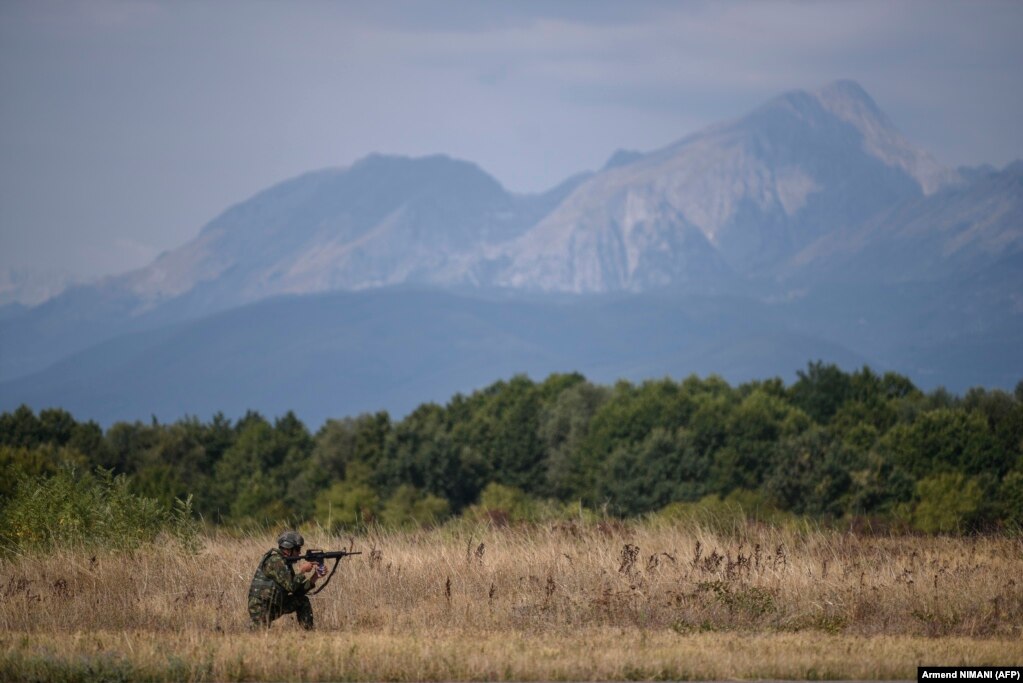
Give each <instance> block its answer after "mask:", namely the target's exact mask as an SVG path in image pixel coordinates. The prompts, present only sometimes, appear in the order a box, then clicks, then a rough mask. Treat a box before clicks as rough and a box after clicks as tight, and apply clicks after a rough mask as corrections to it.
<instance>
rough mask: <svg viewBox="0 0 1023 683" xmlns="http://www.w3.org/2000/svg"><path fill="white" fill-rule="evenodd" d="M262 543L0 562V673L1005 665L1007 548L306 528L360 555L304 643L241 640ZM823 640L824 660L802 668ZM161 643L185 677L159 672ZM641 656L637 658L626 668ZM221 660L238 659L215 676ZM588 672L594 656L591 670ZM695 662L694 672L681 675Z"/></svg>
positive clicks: (619, 526) (584, 532)
mask: <svg viewBox="0 0 1023 683" xmlns="http://www.w3.org/2000/svg"><path fill="white" fill-rule="evenodd" d="M279 531H280V530H276V529H275V530H266V531H265V532H261V533H258V534H254V535H249V536H242V537H236V536H230V535H227V534H224V533H217V532H214V533H212V534H210V535H207V536H205V537H202V538H201V539H200V542H199V543H197V544H196V545H195V546H194V547H191V548H189V547H186V546H182V545H181V544H179V543H168V544H155V545H153V546H150V547H148V548H145V549H136V550H128V551H109V552H97V551H93V550H84V549H81V550H73V549H61V548H57V549H55V550H54V551H53V552H50V553H44V552H32V553H30V554H26V555H22V556H19V557H15V558H12V559H8V560H6V561H3V562H2V563H0V596H2V600H0V639H2V646H3V648H2V649H3V652H4V655H3V657H4V659H3V660H2V661H3V667H6V668H0V674H2V675H4V676H5V677H8V678H9V677H11V675H20V674H19V672H21V673H24V672H29V671H35V672H36V674H38V676H37V678H38V677H42V678H43V679H45V678H46V676H47V675H48V674H47V675H44V674H46V671H49V669H47V668H46V667H47V666H49V665H50V664H52V665H53V667H56V669H54V670H58V669H59V668H60V666H64V665H65V664H68V663H69V662H72V663H73V661H90V662H101V663H102V662H107V664H110V662H109V661H107V660H99V659H96V657H98V656H99V654H98V653H100V652H105V653H108V654H109V653H110V652H114V653H115V654H116V656H117V657H120V658H121V659H119V660H117V661H122V662H127V663H128V664H126V665H130V666H134V667H136V668H135V669H132V672H134V673H133V676H134V677H135V678H139V677H142V678H145V677H148V676H149V674H146V673H145V672H146V671H149V669H146V668H145V667H147V666H150V667H155V668H154V669H153V672H155V673H153V676H154V677H156V678H161V677H164V678H175V677H177V678H181V677H185V678H188V677H191V678H211V679H217V680H219V679H244V678H250V679H251V678H256V679H261V678H280V677H282V676H283V677H285V678H290V677H292V676H290V675H289V674H288V670H287V669H281V668H280V666H281V665H280V662H278V661H277V660H276V659H275V657H277V655H278V654H279V653H277V654H275V652H276V650H275V649H274V648H272V647H267V646H266V645H265V643H266V642H268V641H266V639H267V638H269V639H270V640H271V641H276V640H277V639H282V640H281V642H284V643H287V644H288V647H291V648H293V649H294V651H293V652H292V654H291V655H289V656H288V657H289V658H290V659H289V661H292V662H295V661H298V660H301V659H303V658H305V657H314V656H319V657H325V658H326V659H324V660H321V661H329V662H334V665H333V668H331V667H330V666H326V665H324V667H325V668H315V670H313V669H310V670H309V671H308V672H307V673H308V675H302V676H297V677H299V678H309V679H316V678H321V677H326V678H331V677H333V678H347V677H350V678H357V679H360V680H362V679H376V680H383V679H388V680H390V679H394V680H412V679H416V678H418V679H430V680H437V679H452V680H454V679H467V678H485V679H488V680H499V679H509V678H519V679H536V678H546V677H550V678H594V677H596V678H634V677H639V678H649V677H659V676H660V675H661V674H663V675H665V676H668V677H682V678H687V677H702V676H712V677H714V676H724V677H729V676H740V675H741V676H763V677H783V678H784V677H793V676H794V677H805V676H806V671H804V670H802V669H800V667H811V668H812V667H815V666H819V667H823V668H822V669H819V670H817V671H818V677H825V678H827V677H858V676H866V677H882V678H883V677H889V676H899V677H907V678H909V677H912V675H913V673H914V672H915V666H916V663H920V662H922V661H923V659H921V658H926V657H927V656H930V657H932V659H930V660H928V661H927V663H930V664H934V663H937V662H938V661H939V660H936V659H933V657H940V656H943V655H940V654H939V653H941V652H944V651H947V652H951V653H955V652H958V653H960V654H959V655H956V656H959V657H960V659H962V660H964V661H970V657H971V656H973V657H974V660H973V661H972V663H984V662H987V663H994V660H997V659H999V657H1002V658H1003V660H1002V662H1001V663H1007V662H1011V661H1016V662H1017V663H1018V661H1023V639H1021V636H1023V631H1021V623H1023V621H1021V620H1020V619H1019V615H1020V614H1023V578H1021V577H1023V542H1021V540H1020V539H1018V538H1015V539H1012V538H1005V537H971V538H958V537H956V538H953V537H913V536H889V537H872V536H861V535H856V534H848V533H840V532H834V531H820V530H815V529H810V528H805V529H791V528H790V529H780V528H774V527H767V526H759V525H744V526H741V527H736V528H734V529H732V530H731V531H730V532H729V533H721V532H716V531H712V530H710V529H708V528H706V527H703V526H693V525H684V524H678V523H667V522H645V523H635V524H631V523H618V522H610V521H605V522H599V523H573V522H558V523H551V524H547V525H542V526H520V527H512V528H494V527H491V526H487V525H480V524H470V523H464V522H463V523H457V524H451V525H448V526H446V527H442V528H440V529H435V530H431V531H415V532H397V531H386V530H373V531H370V532H368V533H365V534H361V535H358V536H347V535H345V536H330V535H327V534H326V533H325V532H323V531H320V530H317V529H303V530H302V531H303V533H304V535H305V537H306V539H307V544H308V546H309V547H317V546H320V547H325V548H353V549H356V550H361V551H363V555H361V556H356V557H354V558H350V559H347V560H345V561H344V563H343V565H342V567H341V569H339V571H338V575H337V576H336V577H335V578H334V580H333V582H332V583H331V584H330V585H329V586H328V587H327V589H326V590H325V591H324V592H323V593H322V594H320V595H318V596H316V597H314V598H312V600H313V607H314V611H315V616H316V624H317V629H318V630H319V633H318V634H316V635H314V636H307V635H305V634H303V633H301V632H300V631H298V629H297V626H296V624H295V622H294V620H293V618H292V617H284V618H282V619H281V620H279V621H278V622H276V623H275V624H274V625H273V626H272V628H271V631H270V633H269V634H255V635H253V634H251V633H249V631H248V622H247V615H246V605H245V598H246V591H247V589H248V584H249V580H250V578H251V575H252V572H253V570H254V569H255V564H256V562H257V561H258V559H259V558H260V556H261V555H262V553H263V552H265V550H266V549H268V548H269V547H271V546H272V545H273V542H274V538H275V537H276V533H277V532H279ZM85 634H98V635H95V636H91V635H85ZM140 634H141V635H140ZM90 638H95V639H96V640H95V642H93V641H92V640H90ZM750 638H753V639H754V640H755V641H756V642H760V643H761V647H762V648H764V651H765V652H766V651H774V650H777V651H778V652H777V656H776V657H775V658H773V659H770V658H769V659H762V658H761V659H758V658H757V657H754V656H752V655H751V656H750V658H749V659H748V660H747V659H743V657H735V656H732V655H728V656H725V655H724V653H723V651H721V650H720V647H721V645H720V644H721V643H727V642H730V643H732V644H733V645H734V644H735V643H738V642H746V641H747V640H748V639H750ZM261 639H262V640H261ZM765 639H766V640H765ZM749 642H754V641H749ZM769 642H770V643H773V645H770V644H768V643H769ZM160 643H163V644H164V647H162V648H161V647H160V646H159V644H160ZM259 643H264V645H260V644H259ZM429 643H435V644H436V649H435V650H434V649H431V648H432V647H433V646H431V645H429ZM700 643H702V644H703V645H700V646H698V645H697V644H700ZM711 643H717V644H718V645H711ZM784 643H788V645H787V647H788V648H789V650H788V651H789V655H787V656H786V655H785V654H784V652H785V647H783V646H782V645H780V644H784ZM820 643H832V644H839V645H841V647H840V648H839V650H840V651H839V652H838V653H837V654H836V653H835V652H832V653H830V654H829V655H828V657H826V658H825V659H818V660H815V659H814V657H819V655H820V653H817V654H815V652H817V650H819V649H820V647H819V645H820ZM850 643H852V644H850ZM878 643H887V645H880V644H878ZM894 643H903V644H904V646H903V647H904V649H903V650H902V651H901V654H898V653H893V652H892V651H891V648H892V647H894V645H893V644H894ZM957 643H958V644H957ZM971 644H972V645H971ZM349 646H351V647H356V648H363V649H362V651H361V652H362V655H360V654H359V651H358V650H357V651H356V652H355V653H349V654H347V655H346V654H344V653H345V652H347V649H346V648H348V647H349ZM939 646H940V647H939ZM701 647H702V648H703V649H702V650H700V651H701V652H703V653H704V655H707V654H708V653H711V652H720V653H721V655H722V657H724V658H725V659H726V660H729V661H732V662H733V664H734V667H733V668H732V669H729V668H728V667H727V666H725V665H723V664H721V663H718V664H714V665H713V666H712V663H713V662H714V661H715V660H714V659H713V657H711V658H710V659H708V657H707V656H700V657H697V658H696V659H695V660H694V659H692V658H690V659H689V660H686V662H682V661H680V660H679V659H678V656H677V654H678V652H682V651H689V650H692V649H693V648H696V649H700V648H701ZM829 647H830V646H829ZM573 648H575V649H580V648H581V649H582V650H583V653H584V654H585V653H589V655H590V659H589V660H587V659H586V658H585V657H583V656H581V655H579V654H578V653H574V650H573ZM594 648H601V649H600V651H597V650H594ZM673 648H674V649H673ZM772 648H773V649H772ZM779 648H780V649H779ZM841 648H845V650H844V652H845V654H844V655H841ZM942 648H946V649H945V650H943V649H942ZM947 648H952V649H950V650H948V649H947ZM740 649H741V648H740ZM146 652H148V653H149V654H148V655H144V656H143V655H142V654H135V653H146ZM971 652H972V653H975V654H974V655H971V654H970V653H971ZM40 653H48V654H47V655H46V656H45V657H44V656H42V655H41V654H40ZM168 653H177V654H174V656H179V657H181V658H183V659H182V660H181V661H182V662H186V663H187V664H188V665H187V666H186V669H185V670H177V669H174V667H173V666H171V664H173V662H171V661H170V660H169V659H166V657H169V656H170V655H169V654H168ZM388 653H390V654H388ZM402 653H405V654H402ZM431 653H432V654H431ZM481 653H482V654H481ZM638 653H645V654H644V655H643V656H644V657H645V659H643V660H642V661H637V660H636V659H635V658H636V657H637V656H639V655H638ZM871 653H873V654H871ZM882 653H884V654H882ZM985 653H986V654H985ZM236 655H237V656H239V657H241V658H242V659H243V660H244V662H245V663H244V666H242V667H241V668H238V667H235V668H232V667H233V666H234V664H232V662H233V661H234V660H233V659H232V657H234V656H236ZM840 655H841V656H840ZM363 656H364V658H363V659H360V657H363ZM694 656H695V655H694ZM949 656H950V655H949ZM47 657H49V659H47ZM82 657H85V660H82ZM147 657H148V659H147ZM445 657H446V658H447V660H445V659H444V658H445ZM90 658H91V659H90ZM864 658H866V659H864ZM870 658H874V659H870ZM825 660H826V661H825ZM978 660H984V662H981V661H978ZM444 661H448V663H449V664H448V665H445V664H444ZM586 661H592V662H597V663H598V664H599V663H600V662H604V663H603V664H599V666H597V668H592V667H590V665H589V664H586ZM693 661H700V662H704V663H703V664H701V667H702V668H699V667H698V668H695V669H694V668H691V667H690V663H691V662H693ZM814 661H816V662H817V664H814V663H813V662H814ZM940 661H945V662H949V661H950V660H948V659H942V660H940ZM46 662H50V664H47V663H46ZM154 662H155V664H154ZM374 662H375V663H374ZM401 662H404V663H405V665H406V669H402V668H401V664H400V663H401ZM470 662H476V663H475V664H471V663H470ZM502 662H503V664H502ZM615 662H617V663H615ZM630 662H631V664H629V663H630ZM541 663H544V664H542V665H541ZM952 663H954V662H952ZM107 664H103V665H104V666H105V665H107ZM68 665H69V666H70V664H68ZM96 665H97V666H100V664H96ZM110 665H111V666H113V665H112V664H110ZM503 665H507V668H502V666H503ZM626 665H628V666H633V667H634V668H633V669H630V670H626V669H627V668H628V666H626ZM175 666H176V665H175ZM40 667H41V668H40ZM137 667H142V668H137ZM623 667H624V668H623ZM662 669H663V670H662ZM174 671H177V673H176V674H175V673H173V672H174ZM182 671H185V674H187V675H184V674H182ZM544 671H546V672H547V673H546V674H545V673H544ZM630 671H631V673H630ZM800 671H802V673H800ZM658 672H660V673H658ZM64 673H65V674H67V673H68V672H67V671H64ZM61 675H63V674H61ZM53 676H57V674H53ZM57 677H59V676H57Z"/></svg>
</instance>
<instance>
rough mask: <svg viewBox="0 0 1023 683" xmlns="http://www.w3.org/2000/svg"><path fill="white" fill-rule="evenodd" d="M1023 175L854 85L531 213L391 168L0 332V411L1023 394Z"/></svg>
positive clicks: (595, 179) (570, 183) (250, 216)
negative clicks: (956, 155)
mask: <svg viewBox="0 0 1023 683" xmlns="http://www.w3.org/2000/svg"><path fill="white" fill-rule="evenodd" d="M1020 348H1023V162H1016V163H1015V164H1011V165H1009V166H1008V167H1006V168H1005V169H1002V170H996V169H992V168H979V169H949V168H945V167H943V166H941V165H940V164H939V163H938V162H936V161H935V160H934V159H933V158H932V157H931V156H930V155H928V154H927V153H926V152H924V151H922V150H920V149H918V148H916V147H914V146H913V145H912V144H911V143H910V142H908V141H907V139H906V138H904V137H903V136H902V135H901V133H899V131H898V130H897V129H896V128H895V127H894V126H893V125H892V123H891V122H890V121H889V120H888V118H887V117H886V116H885V115H884V113H883V112H882V111H881V110H880V109H879V107H878V106H877V104H876V103H875V102H874V101H873V100H872V99H871V98H870V96H869V95H868V94H867V93H866V92H865V91H864V90H863V89H862V88H861V87H860V86H859V85H858V84H856V83H854V82H852V81H838V82H835V83H832V84H830V85H827V86H825V87H823V88H820V89H818V90H814V91H795V92H790V93H785V94H783V95H781V96H779V97H777V98H775V99H773V100H771V101H769V102H767V103H765V104H764V105H763V106H761V107H759V108H757V109H756V110H754V111H752V112H751V113H749V114H748V115H746V116H744V117H742V118H739V119H737V120H734V121H729V122H723V123H720V124H718V125H714V126H712V127H710V128H708V129H706V130H703V131H701V132H698V133H696V134H694V135H690V136H689V137H686V138H684V139H681V140H679V141H677V142H675V143H673V144H670V145H668V146H666V147H664V148H662V149H658V150H655V151H652V152H649V153H639V152H626V151H621V152H618V153H616V154H615V155H614V156H612V158H611V159H610V160H609V162H608V163H607V164H606V165H605V167H604V168H602V169H601V170H599V171H597V172H592V173H581V174H579V175H577V176H574V177H572V178H570V179H568V180H566V181H565V182H563V183H562V184H560V185H559V186H558V187H555V188H553V189H552V190H550V191H548V192H546V193H542V194H534V195H518V194H514V193H510V192H508V191H507V190H505V189H504V188H503V187H502V186H501V185H500V183H498V182H497V181H496V180H495V179H493V178H492V177H490V176H489V175H487V174H486V173H485V172H484V171H483V170H481V169H480V168H478V167H477V166H475V165H474V164H472V163H469V162H466V161H460V160H454V159H451V158H448V157H445V156H433V157H425V158H418V159H410V158H403V157H390V156H380V155H374V156H370V157H367V158H365V159H363V160H361V161H359V162H357V163H355V164H353V165H352V166H350V167H348V168H341V169H326V170H321V171H315V172H312V173H308V174H306V175H303V176H300V177H298V178H294V179H291V180H288V181H286V182H283V183H281V184H279V185H276V186H274V187H271V188H269V189H267V190H265V191H263V192H260V193H259V194H257V195H256V196H254V197H252V198H251V199H249V200H247V201H244V202H242V203H240V204H238V205H236V206H233V207H231V208H229V209H228V210H226V211H225V212H224V213H223V214H221V215H220V216H218V217H216V218H215V219H214V220H213V221H211V222H210V223H209V224H208V225H206V226H205V227H204V228H203V229H202V230H201V231H200V232H199V234H198V236H197V237H196V238H195V239H193V240H191V241H190V242H188V243H186V244H184V245H182V246H181V247H179V248H177V249H174V250H172V251H169V252H166V253H164V254H162V255H160V256H159V257H158V258H157V259H156V260H155V261H154V262H153V263H151V264H150V265H149V266H147V267H145V268H142V269H140V270H137V271H133V272H130V273H126V274H123V275H118V276H114V277H108V278H105V279H103V280H100V281H98V282H94V283H91V284H86V285H78V286H74V287H72V288H70V289H68V290H66V291H65V292H63V293H62V294H60V295H58V296H55V297H53V298H51V299H49V300H48V301H46V302H44V303H42V304H40V305H37V306H34V307H32V308H28V309H20V308H19V309H5V312H4V315H2V316H0V409H5V410H6V409H10V408H12V407H16V406H17V405H18V404H20V403H27V404H29V405H32V406H33V407H37V408H42V407H46V406H49V405H59V406H63V407H66V408H68V409H70V410H72V411H73V412H74V413H75V414H76V415H81V416H83V417H91V418H95V419H98V420H100V421H103V422H110V421H113V420H121V419H138V418H146V417H148V416H149V415H151V414H153V415H157V416H159V417H161V418H164V419H175V418H177V417H180V416H182V415H184V414H198V415H208V414H210V413H212V412H214V411H217V410H223V411H224V412H225V413H227V414H229V415H232V414H240V413H242V412H244V410H245V409H247V408H253V409H258V410H262V411H264V412H268V413H271V414H277V413H280V412H283V411H285V410H288V409H296V410H298V411H299V414H300V416H302V417H305V418H307V419H309V420H313V421H319V420H323V419H326V418H328V417H337V416H340V415H345V414H351V413H357V412H362V411H366V410H376V409H388V410H391V411H394V412H396V413H399V414H400V413H402V412H404V411H408V410H410V409H411V408H413V407H414V406H415V405H417V404H418V403H420V402H423V401H427V400H445V399H446V398H448V397H449V396H450V395H451V394H452V393H454V392H457V391H469V390H472V389H474V388H477V387H480V386H483V385H485V384H488V383H490V382H492V381H495V380H497V379H500V378H502V377H506V376H508V375H510V374H512V373H515V372H527V373H529V374H531V375H534V376H542V375H544V374H546V373H548V372H553V371H581V372H583V373H584V374H586V375H587V376H589V377H591V378H592V379H597V380H602V381H613V380H615V379H618V378H629V379H633V380H640V379H643V378H647V377H658V376H663V375H673V376H679V375H686V374H689V373H691V372H697V373H701V374H707V373H711V372H715V373H718V374H721V375H723V376H725V377H726V378H728V379H730V380H734V381H742V380H745V379H750V378H763V377H767V376H774V375H780V376H783V377H786V378H789V377H791V376H792V375H793V374H794V372H795V371H796V370H797V369H799V368H800V367H802V366H803V365H805V363H806V362H808V361H810V360H815V359H817V358H822V359H825V360H831V361H834V362H838V363H840V364H843V365H847V366H848V365H859V364H864V363H868V364H870V365H872V366H874V367H875V368H877V369H894V370H897V371H900V372H903V373H906V374H908V375H909V376H910V377H911V378H912V379H914V381H916V382H918V384H920V385H921V386H923V387H934V386H938V385H945V386H948V387H949V388H951V389H954V390H963V389H965V388H967V387H969V386H972V385H978V384H980V385H985V386H999V387H1006V388H1008V387H1011V386H1013V385H1014V384H1015V383H1016V381H1018V380H1019V379H1021V378H1023V354H1021V353H1020V352H1019V350H1018V349H1020Z"/></svg>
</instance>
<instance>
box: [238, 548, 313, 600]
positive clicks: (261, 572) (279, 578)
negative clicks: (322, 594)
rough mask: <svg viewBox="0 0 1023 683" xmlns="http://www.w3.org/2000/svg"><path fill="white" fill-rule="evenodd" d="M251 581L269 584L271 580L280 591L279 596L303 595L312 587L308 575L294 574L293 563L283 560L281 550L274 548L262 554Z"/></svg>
mask: <svg viewBox="0 0 1023 683" xmlns="http://www.w3.org/2000/svg"><path fill="white" fill-rule="evenodd" d="M252 581H253V584H256V583H259V584H262V585H263V586H269V584H270V582H273V583H274V584H276V586H277V589H278V590H279V591H280V593H281V597H284V596H285V595H303V594H305V593H306V592H307V591H308V590H309V589H311V588H312V587H313V585H312V582H311V581H310V580H309V577H308V576H306V575H305V574H298V575H296V574H295V570H294V565H292V564H289V563H288V562H285V561H284V556H283V555H281V551H280V550H278V549H276V548H275V549H273V550H271V551H270V552H268V553H267V554H266V555H264V556H263V560H262V561H261V562H260V563H259V567H258V568H257V569H256V575H255V576H253V577H252ZM275 592H276V591H275Z"/></svg>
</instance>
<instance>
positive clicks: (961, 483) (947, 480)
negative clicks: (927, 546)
mask: <svg viewBox="0 0 1023 683" xmlns="http://www.w3.org/2000/svg"><path fill="white" fill-rule="evenodd" d="M916 495H917V498H918V500H917V503H916V506H915V507H914V508H913V513H912V524H913V526H914V528H916V529H917V530H918V531H923V532H924V533H928V534H936V533H949V532H962V531H965V530H966V528H967V527H968V526H969V525H970V523H971V522H972V521H973V519H974V517H975V516H976V514H977V511H978V510H979V509H980V505H981V503H982V502H983V497H984V496H983V493H982V492H981V490H980V486H978V485H977V482H976V481H975V480H973V479H967V478H966V477H964V476H963V475H962V474H959V473H951V472H946V473H944V474H938V475H936V476H933V477H927V478H926V479H922V480H920V481H918V482H917V484H916Z"/></svg>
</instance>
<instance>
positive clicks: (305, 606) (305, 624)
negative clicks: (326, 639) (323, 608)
mask: <svg viewBox="0 0 1023 683" xmlns="http://www.w3.org/2000/svg"><path fill="white" fill-rule="evenodd" d="M295 617H296V618H297V619H298V623H299V624H301V626H302V628H304V629H305V630H307V631H312V630H313V606H312V604H311V603H310V602H309V598H307V597H306V596H304V595H303V596H301V597H299V598H298V599H297V600H296V601H295Z"/></svg>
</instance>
